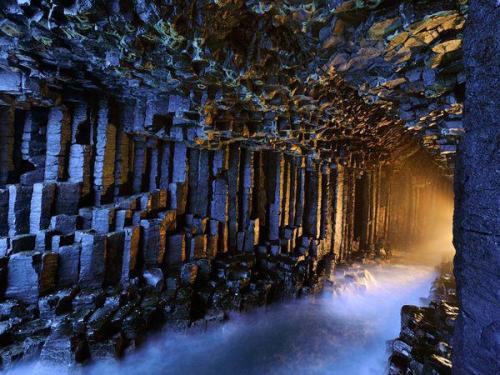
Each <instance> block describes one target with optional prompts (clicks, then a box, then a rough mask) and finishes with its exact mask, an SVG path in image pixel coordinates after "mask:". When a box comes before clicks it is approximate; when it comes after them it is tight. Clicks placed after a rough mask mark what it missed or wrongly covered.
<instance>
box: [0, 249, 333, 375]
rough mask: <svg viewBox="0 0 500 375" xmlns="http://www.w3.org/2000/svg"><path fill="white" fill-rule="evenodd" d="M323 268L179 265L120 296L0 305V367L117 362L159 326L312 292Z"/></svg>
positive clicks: (263, 262) (258, 260)
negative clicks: (174, 272)
mask: <svg viewBox="0 0 500 375" xmlns="http://www.w3.org/2000/svg"><path fill="white" fill-rule="evenodd" d="M329 264H330V260H329V259H325V260H324V261H322V262H317V261H314V260H312V259H311V258H307V259H306V258H305V257H304V256H282V255H278V256H272V255H258V256H255V255H253V254H239V255H235V256H224V257H219V258H217V259H215V260H213V261H209V260H198V261H194V262H190V263H187V264H184V265H183V266H182V269H181V270H180V277H177V278H167V279H164V278H163V274H162V273H161V272H160V273H159V274H154V273H151V274H145V275H144V277H143V278H141V279H134V280H132V281H133V282H132V283H131V284H130V286H129V287H128V288H126V289H124V290H122V291H119V290H117V289H113V288H109V289H94V290H82V291H80V290H78V289H75V288H74V289H66V290H63V291H60V292H58V293H55V294H50V295H48V296H46V297H43V298H41V299H40V300H39V302H38V304H37V305H27V304H22V303H20V302H16V301H14V300H6V301H5V302H3V303H1V304H0V347H1V349H0V359H1V365H2V369H4V370H5V369H9V368H11V367H12V366H14V365H15V364H18V363H19V362H28V361H31V360H35V359H40V360H41V361H48V362H56V363H58V364H67V365H68V366H80V365H82V364H86V363H89V362H90V361H96V360H100V359H106V358H110V357H111V358H112V357H122V356H124V355H125V354H126V353H127V352H129V351H133V350H134V349H135V348H137V347H140V346H141V344H142V343H143V342H144V340H145V338H146V337H147V336H148V334H149V333H152V332H153V331H154V330H156V329H158V328H160V327H162V326H165V325H166V326H167V328H169V329H172V330H175V331H186V330H188V329H189V332H199V331H205V330H206V329H207V328H209V327H210V326H213V325H215V324H219V323H221V322H223V321H225V320H226V319H227V318H228V313H229V312H231V311H239V312H243V311H248V310H251V309H254V308H256V307H258V306H263V305H266V304H269V303H272V302H273V301H278V300H281V299H285V298H293V297H298V296H300V295H304V294H312V293H315V292H317V291H319V290H320V289H321V286H322V285H323V279H324V275H326V274H328V272H329V271H328V269H329V267H330V266H329ZM327 271H328V272H327Z"/></svg>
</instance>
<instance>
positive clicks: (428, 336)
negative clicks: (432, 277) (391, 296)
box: [388, 262, 458, 375]
mask: <svg viewBox="0 0 500 375" xmlns="http://www.w3.org/2000/svg"><path fill="white" fill-rule="evenodd" d="M429 300H430V301H429V303H428V305H427V306H425V307H417V306H411V305H405V306H403V307H402V308H401V333H400V335H399V337H398V338H397V339H395V340H393V341H391V342H390V343H389V351H390V352H391V357H390V359H389V369H388V374H389V375H407V374H412V375H420V374H423V375H424V374H425V375H438V374H439V375H444V374H451V368H452V363H451V352H452V347H451V338H452V335H453V328H454V326H455V320H456V318H457V315H458V302H457V299H456V289H455V278H454V276H453V266H452V263H451V262H450V263H445V264H442V265H441V266H440V269H439V276H438V278H437V279H436V281H435V282H434V286H433V288H432V290H431V295H430V297H429Z"/></svg>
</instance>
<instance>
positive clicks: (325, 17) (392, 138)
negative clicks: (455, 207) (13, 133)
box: [0, 0, 467, 173]
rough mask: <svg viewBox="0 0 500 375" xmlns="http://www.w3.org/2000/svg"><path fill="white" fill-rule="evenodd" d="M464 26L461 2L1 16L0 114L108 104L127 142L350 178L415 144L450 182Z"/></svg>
mask: <svg viewBox="0 0 500 375" xmlns="http://www.w3.org/2000/svg"><path fill="white" fill-rule="evenodd" d="M466 15H467V2H466V1H464V0H456V1H455V0H453V1H440V2H436V1H431V0H428V1H425V0H423V1H390V0H385V1H384V0H371V1H362V0H357V1H332V0H330V1H321V0H316V1H243V0H202V1H180V0H171V1H167V0H163V1H159V0H158V1H142V0H121V1H120V0H109V1H97V0H76V1H72V0H65V1H62V0H60V1H55V0H54V1H43V0H39V1H35V0H33V1H30V0H17V1H16V0H4V1H3V2H2V5H1V6H0V89H1V90H0V91H2V92H3V94H1V96H0V105H13V104H14V105H16V106H18V107H30V106H42V107H43V106H51V105H54V104H58V103H62V102H65V103H66V102H73V101H76V102H78V101H81V100H87V101H88V100H92V99H93V98H96V97H98V96H99V95H106V96H112V97H113V98H116V100H117V103H119V104H120V105H121V104H124V108H126V110H124V111H123V114H122V121H123V124H124V126H125V127H126V128H127V129H128V130H129V131H130V132H146V133H148V134H151V135H154V136H157V137H159V138H162V139H175V140H185V141H186V142H192V143H193V144H195V143H196V144H199V145H201V146H203V147H210V148H217V147H220V145H221V144H223V143H229V142H234V141H243V142H245V143H246V144H247V145H248V146H249V147H256V148H259V147H270V146H271V147H277V148H281V149H284V150H286V151H289V152H291V153H299V154H302V155H307V156H309V157H312V158H322V159H324V160H326V161H332V162H333V161H337V162H338V161H339V160H340V161H341V162H349V163H351V164H352V165H353V166H359V167H370V166H371V165H374V164H376V163H378V162H379V161H383V160H391V159H395V158H396V159H397V158H398V157H401V156H402V155H408V154H411V153H412V150H413V151H414V149H415V148H416V147H419V144H420V145H423V146H424V147H425V148H426V149H427V150H428V151H429V153H430V154H431V155H433V156H434V160H435V161H436V163H438V164H439V165H440V166H442V167H443V170H444V171H445V172H446V173H450V171H451V170H452V167H453V157H454V154H455V150H456V145H457V143H458V138H459V136H460V135H461V133H462V131H463V130H462V120H461V117H462V102H463V90H464V89H463V87H464V72H463V66H462V55H461V41H462V35H461V33H462V29H463V25H464V21H465V18H466ZM117 105H118V104H117Z"/></svg>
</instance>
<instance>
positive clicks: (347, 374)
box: [8, 265, 435, 375]
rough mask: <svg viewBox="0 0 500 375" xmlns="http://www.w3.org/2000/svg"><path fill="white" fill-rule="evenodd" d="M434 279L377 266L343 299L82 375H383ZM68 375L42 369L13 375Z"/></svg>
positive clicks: (236, 320)
mask: <svg viewBox="0 0 500 375" xmlns="http://www.w3.org/2000/svg"><path fill="white" fill-rule="evenodd" d="M434 276H435V275H434V271H433V269H432V268H431V267H427V266H410V265H388V266H376V267H373V268H371V269H370V270H369V271H359V272H356V273H355V277H354V281H353V283H351V285H350V286H348V287H346V288H344V289H343V290H342V292H341V293H337V294H331V293H330V294H327V293H325V295H324V296H322V297H320V298H317V299H316V300H314V301H311V300H302V301H297V302H293V303H289V304H286V305H282V306H275V307H272V308H269V309H267V311H259V312H256V313H253V314H247V315H243V316H235V317H233V318H232V319H231V321H230V322H228V323H227V324H225V325H224V326H221V327H219V328H216V329H214V330H213V331H210V332H208V333H206V334H201V335H190V336H183V335H174V334H166V333H165V334H160V335H158V336H157V337H156V338H153V339H151V340H150V341H149V343H148V344H147V345H146V346H145V347H144V348H143V349H141V350H139V351H138V352H136V353H134V354H132V355H130V356H128V357H127V358H125V359H124V360H123V361H121V362H106V363H104V362H101V363H96V364H94V365H92V366H88V367H86V368H84V369H82V373H83V374H91V375H129V374H130V375H132V374H134V375H135V374H188V375H189V374H197V375H200V374H259V375H261V374H277V375H281V374H287V375H288V374H333V375H335V374H339V375H340V374H342V375H382V374H384V372H385V366H386V362H387V353H386V349H385V348H386V340H389V339H392V338H394V337H396V336H397V335H398V334H399V329H400V309H401V306H402V305H404V304H418V303H419V299H420V297H425V296H427V295H428V292H429V289H430V286H431V283H432V280H433V278H434ZM360 285H361V286H363V287H361V288H360V287H359V286H360ZM65 373H67V371H65V369H61V368H55V367H50V368H47V367H46V366H42V365H41V364H40V363H34V364H30V365H28V366H24V367H18V368H17V369H15V370H11V371H9V372H8V374H9V375H21V374H22V375H24V374H39V375H42V374H43V375H45V374H48V375H63V374H65ZM71 373H72V374H74V373H75V372H74V371H72V372H71Z"/></svg>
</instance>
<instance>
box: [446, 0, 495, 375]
mask: <svg viewBox="0 0 500 375" xmlns="http://www.w3.org/2000/svg"><path fill="white" fill-rule="evenodd" d="M470 10H471V14H470V17H469V20H468V24H467V26H466V35H465V39H464V54H465V63H466V74H467V86H466V99H465V107H464V115H465V130H466V132H465V134H464V136H463V138H462V141H461V143H460V149H459V157H458V161H457V167H456V175H455V216H454V244H455V247H456V250H457V254H456V257H455V276H456V279H457V287H458V298H459V302H460V315H459V318H458V322H457V328H456V331H455V338H454V340H455V342H454V356H453V362H454V373H456V374H494V373H498V372H499V371H500V361H499V359H500V339H499V338H500V315H499V312H500V294H499V291H500V274H499V270H500V253H499V244H498V238H499V234H500V221H499V215H498V207H500V204H499V203H500V201H499V194H498V191H499V189H500V185H499V181H500V175H499V170H498V165H499V163H500V157H499V149H500V147H499V135H500V134H499V123H498V115H499V111H498V103H499V99H500V96H499V93H498V86H499V77H500V67H499V64H498V55H499V52H500V47H499V46H500V39H499V38H500V30H499V23H498V19H499V18H500V8H499V6H498V2H497V1H493V0H490V1H478V0H474V1H471V2H470Z"/></svg>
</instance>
